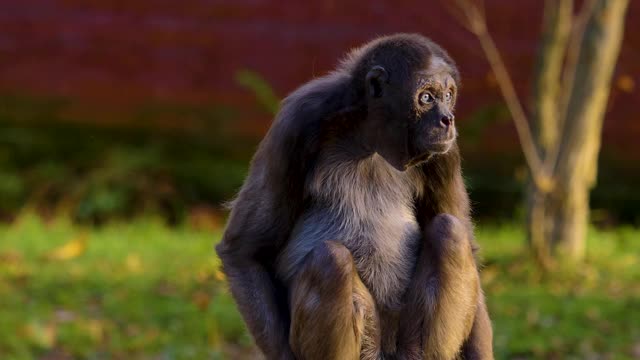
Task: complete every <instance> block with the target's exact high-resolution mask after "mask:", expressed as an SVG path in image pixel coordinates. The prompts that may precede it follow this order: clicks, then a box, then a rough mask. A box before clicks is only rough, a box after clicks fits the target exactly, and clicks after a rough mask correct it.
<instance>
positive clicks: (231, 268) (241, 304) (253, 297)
mask: <svg viewBox="0 0 640 360" xmlns="http://www.w3.org/2000/svg"><path fill="white" fill-rule="evenodd" d="M235 241H242V239H240V238H238V239H235V240H230V239H229V238H225V239H224V240H223V242H222V243H221V244H220V245H218V247H217V250H218V254H219V256H220V258H221V259H222V263H223V266H224V272H225V274H226V275H227V278H228V281H229V286H230V288H231V293H232V294H233V297H234V298H235V300H236V302H237V304H238V308H239V310H240V313H241V314H242V316H243V318H244V321H245V322H246V324H247V326H248V328H249V331H250V332H251V334H252V335H253V338H254V340H255V342H256V344H257V345H258V347H259V348H260V349H261V350H262V351H263V352H264V354H265V356H266V357H267V359H294V357H293V354H292V353H291V348H290V346H289V339H288V322H287V321H286V314H283V313H282V310H281V307H280V306H279V305H278V299H277V296H276V289H275V284H274V281H273V279H272V277H271V275H270V274H269V272H267V270H266V269H265V268H264V266H263V265H262V264H260V263H259V262H258V261H256V260H255V259H253V258H252V257H251V256H250V255H248V254H242V253H241V252H239V251H237V250H232V249H231V247H228V246H227V243H229V242H235Z"/></svg>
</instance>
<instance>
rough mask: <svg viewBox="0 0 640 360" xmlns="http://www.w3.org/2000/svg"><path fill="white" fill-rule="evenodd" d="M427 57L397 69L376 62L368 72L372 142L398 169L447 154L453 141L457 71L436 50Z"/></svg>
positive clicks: (454, 134) (454, 135)
mask: <svg viewBox="0 0 640 360" xmlns="http://www.w3.org/2000/svg"><path fill="white" fill-rule="evenodd" d="M425 57H426V60H425V61H424V65H420V66H413V67H408V68H404V69H401V70H400V71H398V70H397V69H396V71H395V72H391V71H387V69H386V68H385V67H383V66H375V67H373V68H372V69H371V70H370V71H369V73H368V74H367V83H368V86H369V87H368V97H369V99H368V102H369V106H368V107H369V119H368V121H369V123H370V126H371V127H374V128H375V129H376V130H375V131H374V132H372V133H374V136H372V139H373V140H372V142H373V143H375V144H376V145H375V146H374V147H375V149H376V151H377V152H378V153H379V154H380V155H381V156H382V157H383V158H384V159H385V160H387V162H389V163H390V164H391V165H392V166H394V167H395V168H396V169H398V170H401V171H402V170H406V169H407V168H409V167H412V166H416V165H419V164H421V163H423V162H425V161H427V160H428V159H429V158H430V157H431V156H432V155H436V154H444V153H447V152H448V151H449V150H450V149H451V148H452V147H453V145H454V144H455V141H456V136H457V131H456V128H455V123H454V115H453V109H454V106H455V102H456V96H457V84H456V80H455V77H456V76H457V75H456V74H457V71H456V70H455V69H454V68H453V67H452V65H450V64H449V63H448V62H447V61H445V60H444V59H443V58H441V57H438V56H437V55H431V54H426V55H425Z"/></svg>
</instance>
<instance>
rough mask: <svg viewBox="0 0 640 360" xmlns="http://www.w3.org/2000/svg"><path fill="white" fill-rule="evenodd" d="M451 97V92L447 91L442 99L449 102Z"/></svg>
mask: <svg viewBox="0 0 640 360" xmlns="http://www.w3.org/2000/svg"><path fill="white" fill-rule="evenodd" d="M452 97H453V95H452V94H451V91H447V94H446V95H445V96H444V99H445V100H446V101H447V102H449V101H451V98H452Z"/></svg>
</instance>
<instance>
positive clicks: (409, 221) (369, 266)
mask: <svg viewBox="0 0 640 360" xmlns="http://www.w3.org/2000/svg"><path fill="white" fill-rule="evenodd" d="M345 235H346V234H345ZM343 239H344V240H343V241H344V245H345V246H346V247H347V248H348V249H349V250H351V253H352V255H353V259H354V262H355V265H356V268H357V271H358V275H359V276H360V278H361V279H362V282H363V283H364V284H365V285H366V286H367V288H368V289H369V291H370V292H371V295H372V296H373V298H374V299H375V300H376V303H377V305H378V306H379V307H381V308H386V309H388V310H395V309H399V308H400V306H401V302H402V297H403V295H404V293H405V291H406V289H407V287H408V286H409V282H410V280H411V273H412V271H413V268H414V265H415V262H416V257H417V247H418V243H419V240H420V231H419V226H418V224H417V222H416V221H415V219H414V218H413V216H412V215H411V216H402V214H387V218H386V219H378V220H377V221H372V222H370V223H369V224H365V225H364V226H363V231H362V233H360V234H358V235H356V236H348V235H346V236H345V237H344V238H343Z"/></svg>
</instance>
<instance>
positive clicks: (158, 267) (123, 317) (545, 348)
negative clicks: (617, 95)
mask: <svg viewBox="0 0 640 360" xmlns="http://www.w3.org/2000/svg"><path fill="white" fill-rule="evenodd" d="M219 235H220V234H219V233H211V232H210V231H202V230H194V229H190V228H188V227H186V226H182V227H177V228H175V227H174V228H171V227H167V226H165V225H163V223H162V222H161V221H159V220H155V219H142V220H136V221H135V222H133V223H119V224H110V225H106V226H104V227H101V228H97V229H96V228H89V227H81V226H78V225H73V224H71V223H69V222H67V221H64V220H60V219H58V220H54V221H52V222H47V223H45V222H43V221H42V220H40V219H39V218H37V217H35V216H32V215H25V216H22V217H20V218H19V220H18V221H16V222H15V223H13V224H11V225H0V359H44V358H46V359H218V358H220V359H242V358H254V356H255V352H254V351H255V350H254V349H253V347H252V345H251V340H250V338H249V336H248V335H247V334H246V331H245V329H244V326H243V325H242V321H241V319H240V316H239V314H238V312H237V310H236V309H235V306H234V305H233V302H232V301H231V299H230V297H229V294H228V292H227V290H226V287H225V285H224V278H223V276H222V275H221V274H220V272H219V262H218V260H217V259H216V258H215V257H214V253H213V249H212V245H213V243H214V242H215V241H216V240H217V239H218V238H219ZM478 238H479V241H480V243H481V245H482V255H483V257H484V261H485V264H486V266H485V268H484V270H483V276H482V277H483V283H484V289H485V292H486V294H487V297H488V303H489V307H490V311H491V315H492V318H493V322H494V329H495V330H494V331H495V350H496V356H497V358H499V359H507V358H509V359H511V358H539V359H554V358H555V359H571V358H575V359H584V358H612V359H625V358H629V359H632V358H634V355H635V357H636V358H638V357H640V255H639V254H640V231H638V230H634V229H629V228H620V229H617V230H615V231H613V232H597V231H591V233H590V238H589V246H588V248H589V254H588V257H587V263H586V265H585V266H584V267H582V268H581V269H580V270H579V271H578V272H577V273H573V274H567V273H561V274H555V275H553V276H550V275H544V274H541V273H540V272H539V271H538V270H536V268H535V266H534V265H533V264H532V263H531V261H530V260H529V259H528V257H527V256H526V252H525V251H524V249H523V243H524V241H523V235H522V232H521V231H520V230H519V229H518V228H516V227H515V226H514V225H504V226H500V227H498V226H482V224H481V225H480V226H479V227H478ZM69 243H71V244H75V245H77V246H78V249H76V250H78V251H76V253H75V254H67V255H69V257H70V258H69V259H60V258H56V256H55V255H53V253H52V251H53V250H54V249H59V248H60V247H61V246H63V245H64V244H69ZM85 243H86V249H84V251H82V249H83V246H81V244H85ZM72 247H73V246H72ZM71 255H76V256H71Z"/></svg>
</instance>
